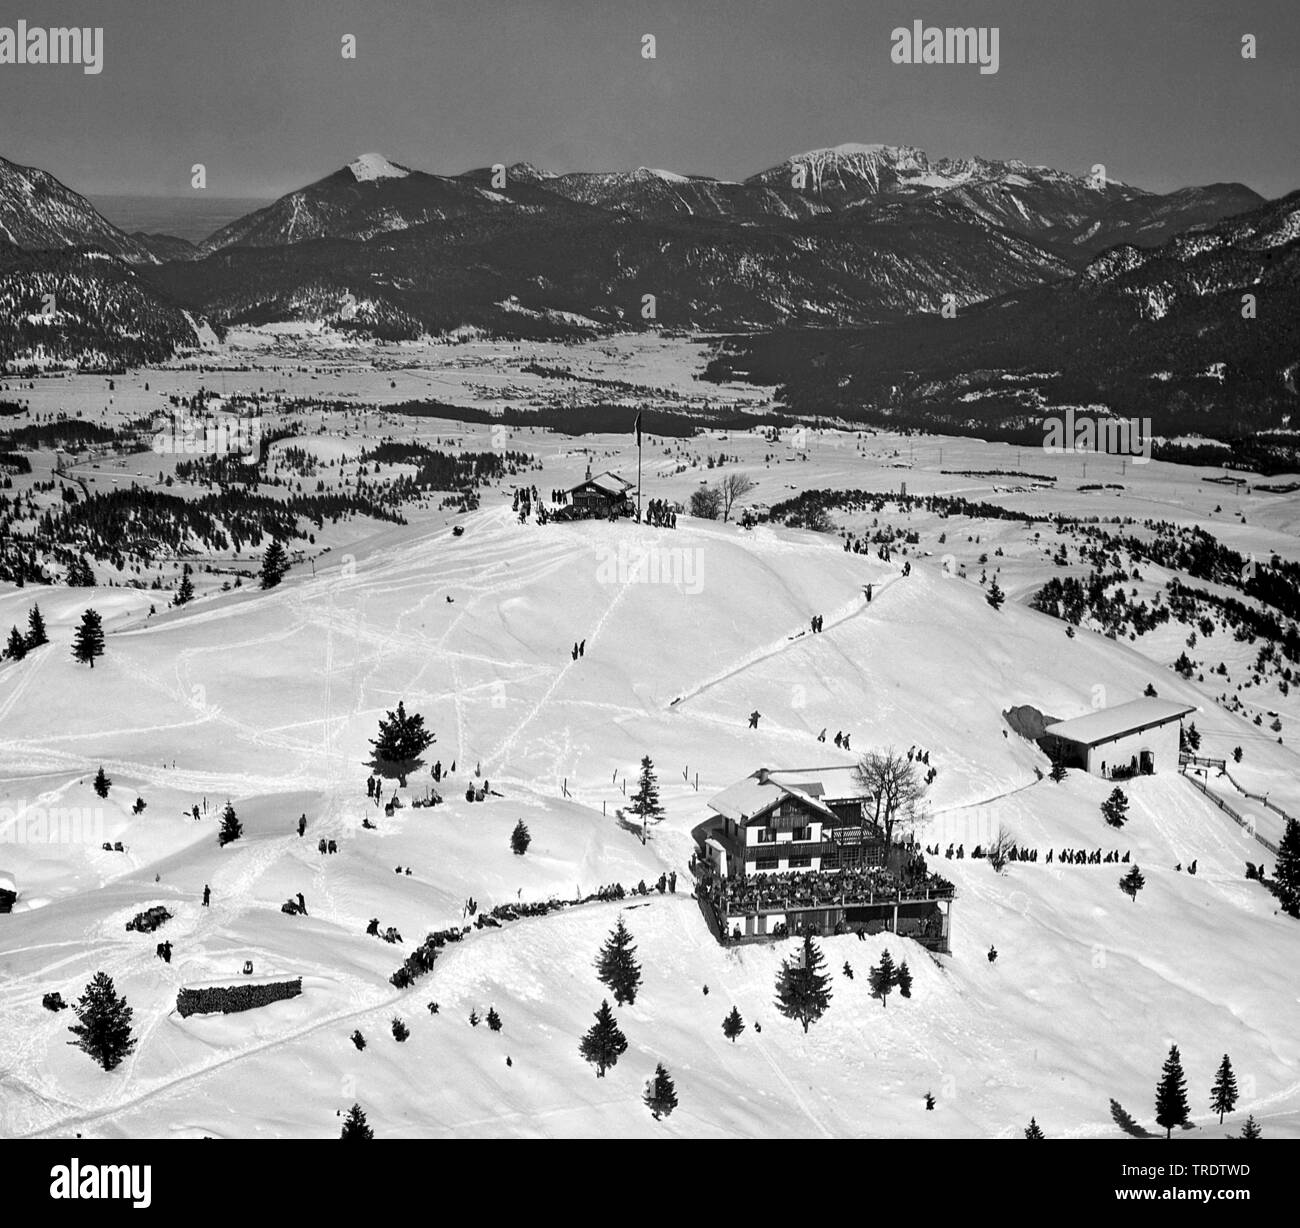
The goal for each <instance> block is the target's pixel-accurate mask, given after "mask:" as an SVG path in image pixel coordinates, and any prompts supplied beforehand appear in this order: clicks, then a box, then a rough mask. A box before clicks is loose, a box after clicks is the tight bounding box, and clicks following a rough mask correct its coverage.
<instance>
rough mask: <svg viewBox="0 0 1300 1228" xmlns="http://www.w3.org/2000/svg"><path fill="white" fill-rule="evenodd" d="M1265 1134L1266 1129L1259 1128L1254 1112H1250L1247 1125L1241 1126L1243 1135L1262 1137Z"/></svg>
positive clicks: (1245, 1136)
mask: <svg viewBox="0 0 1300 1228" xmlns="http://www.w3.org/2000/svg"><path fill="white" fill-rule="evenodd" d="M1263 1134H1264V1131H1263V1130H1261V1129H1260V1128H1259V1123H1258V1122H1257V1121H1256V1120H1255V1115H1254V1114H1253V1113H1252V1114H1250V1116H1249V1117H1247V1118H1246V1123H1245V1125H1243V1126H1242V1127H1241V1137H1242V1138H1261V1137H1263Z"/></svg>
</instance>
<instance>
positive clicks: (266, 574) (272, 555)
mask: <svg viewBox="0 0 1300 1228" xmlns="http://www.w3.org/2000/svg"><path fill="white" fill-rule="evenodd" d="M288 570H289V556H288V555H286V554H285V552H284V547H283V546H282V545H281V544H280V539H279V538H278V537H275V538H272V539H271V544H270V545H269V546H267V548H266V553H265V554H263V555H262V570H261V572H260V573H259V575H260V578H261V581H262V587H263V588H274V587H275V586H276V585H277V584H279V583H280V581H281V580H283V579H284V574H285V572H287V571H288Z"/></svg>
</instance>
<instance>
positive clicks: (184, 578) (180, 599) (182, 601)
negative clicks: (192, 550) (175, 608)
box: [172, 563, 194, 605]
mask: <svg viewBox="0 0 1300 1228" xmlns="http://www.w3.org/2000/svg"><path fill="white" fill-rule="evenodd" d="M193 600H194V581H193V580H191V579H190V565H189V564H188V563H186V564H185V570H184V571H183V572H182V573H181V582H180V587H178V588H177V590H176V596H175V597H173V598H172V605H189V603H190V602H191V601H193Z"/></svg>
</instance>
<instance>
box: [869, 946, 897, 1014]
mask: <svg viewBox="0 0 1300 1228" xmlns="http://www.w3.org/2000/svg"><path fill="white" fill-rule="evenodd" d="M897 984H898V969H897V968H895V967H894V958H893V956H892V955H890V953H889V949H888V948H886V949H885V950H883V951H881V953H880V963H878V964H877V965H876V966H875V967H874V968H872V969H871V996H872V997H873V998H879V999H880V1005H881V1006H888V1005H889V1002H888V999H889V995H890V993H892V992H893V989H894V986H895V985H897Z"/></svg>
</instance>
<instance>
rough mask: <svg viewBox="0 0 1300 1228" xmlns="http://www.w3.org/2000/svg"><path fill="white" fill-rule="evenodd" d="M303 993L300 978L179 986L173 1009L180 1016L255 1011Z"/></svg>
mask: <svg viewBox="0 0 1300 1228" xmlns="http://www.w3.org/2000/svg"><path fill="white" fill-rule="evenodd" d="M300 993H302V977H296V978H295V979H294V980H292V981H272V982H270V983H269V984H265V983H259V984H253V985H217V986H214V987H210V988H208V989H182V990H181V991H180V993H178V994H177V995H176V1010H177V1012H178V1013H179V1014H180V1015H181V1016H182V1017H183V1018H187V1017H188V1016H190V1015H213V1014H222V1015H231V1014H234V1013H235V1012H236V1011H251V1010H256V1009H257V1007H259V1006H269V1005H270V1004H271V1003H272V1002H282V1001H284V1000H285V999H286V998H296V997H297V996H298V995H299V994H300Z"/></svg>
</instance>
